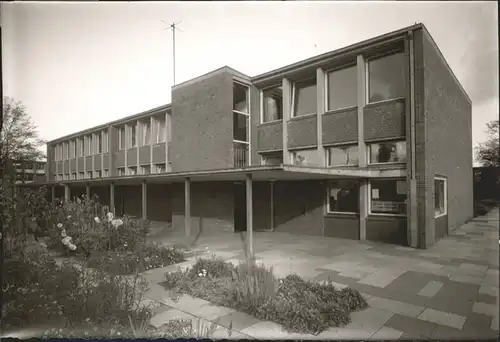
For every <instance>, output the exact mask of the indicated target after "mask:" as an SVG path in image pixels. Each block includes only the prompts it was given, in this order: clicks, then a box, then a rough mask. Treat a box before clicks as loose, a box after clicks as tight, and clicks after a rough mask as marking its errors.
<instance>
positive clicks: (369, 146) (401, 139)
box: [365, 137, 408, 165]
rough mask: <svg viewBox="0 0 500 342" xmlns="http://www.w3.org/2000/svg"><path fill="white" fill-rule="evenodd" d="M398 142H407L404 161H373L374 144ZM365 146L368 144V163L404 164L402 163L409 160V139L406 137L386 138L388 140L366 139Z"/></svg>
mask: <svg viewBox="0 0 500 342" xmlns="http://www.w3.org/2000/svg"><path fill="white" fill-rule="evenodd" d="M398 142H404V143H405V144H406V147H405V159H406V160H404V161H395V162H391V161H390V162H383V163H380V162H375V163H373V162H372V154H371V146H372V145H375V144H384V143H398ZM365 146H366V151H365V153H366V157H367V158H366V160H367V161H368V163H367V164H368V165H402V164H406V163H407V162H408V141H407V140H406V138H403V137H401V138H390V139H386V140H376V141H366V142H365Z"/></svg>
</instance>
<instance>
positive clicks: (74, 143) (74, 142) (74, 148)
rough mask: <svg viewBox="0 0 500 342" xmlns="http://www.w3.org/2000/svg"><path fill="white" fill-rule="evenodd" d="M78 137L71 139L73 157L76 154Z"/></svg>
mask: <svg viewBox="0 0 500 342" xmlns="http://www.w3.org/2000/svg"><path fill="white" fill-rule="evenodd" d="M77 145H78V139H75V140H73V158H76V157H77V156H78V146H77Z"/></svg>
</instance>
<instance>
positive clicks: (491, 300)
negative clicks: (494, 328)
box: [476, 293, 498, 305]
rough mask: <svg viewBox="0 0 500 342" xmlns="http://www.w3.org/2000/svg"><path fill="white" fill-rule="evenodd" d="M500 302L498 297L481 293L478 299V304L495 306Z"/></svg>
mask: <svg viewBox="0 0 500 342" xmlns="http://www.w3.org/2000/svg"><path fill="white" fill-rule="evenodd" d="M497 301H498V297H497V296H490V295H487V294H483V293H480V294H478V295H477V297H476V302H481V303H486V304H495V305H496V303H497Z"/></svg>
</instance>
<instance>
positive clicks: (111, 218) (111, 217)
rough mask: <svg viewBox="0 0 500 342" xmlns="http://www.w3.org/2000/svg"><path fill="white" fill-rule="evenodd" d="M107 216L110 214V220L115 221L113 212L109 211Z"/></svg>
mask: <svg viewBox="0 0 500 342" xmlns="http://www.w3.org/2000/svg"><path fill="white" fill-rule="evenodd" d="M107 216H108V222H111V221H113V218H114V215H113V213H112V212H109V213H108V215H107Z"/></svg>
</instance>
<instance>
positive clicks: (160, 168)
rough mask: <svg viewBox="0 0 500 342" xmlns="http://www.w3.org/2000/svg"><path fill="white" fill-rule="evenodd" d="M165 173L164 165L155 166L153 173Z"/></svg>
mask: <svg viewBox="0 0 500 342" xmlns="http://www.w3.org/2000/svg"><path fill="white" fill-rule="evenodd" d="M165 171H166V166H165V164H155V166H154V172H155V173H164V172H165Z"/></svg>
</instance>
